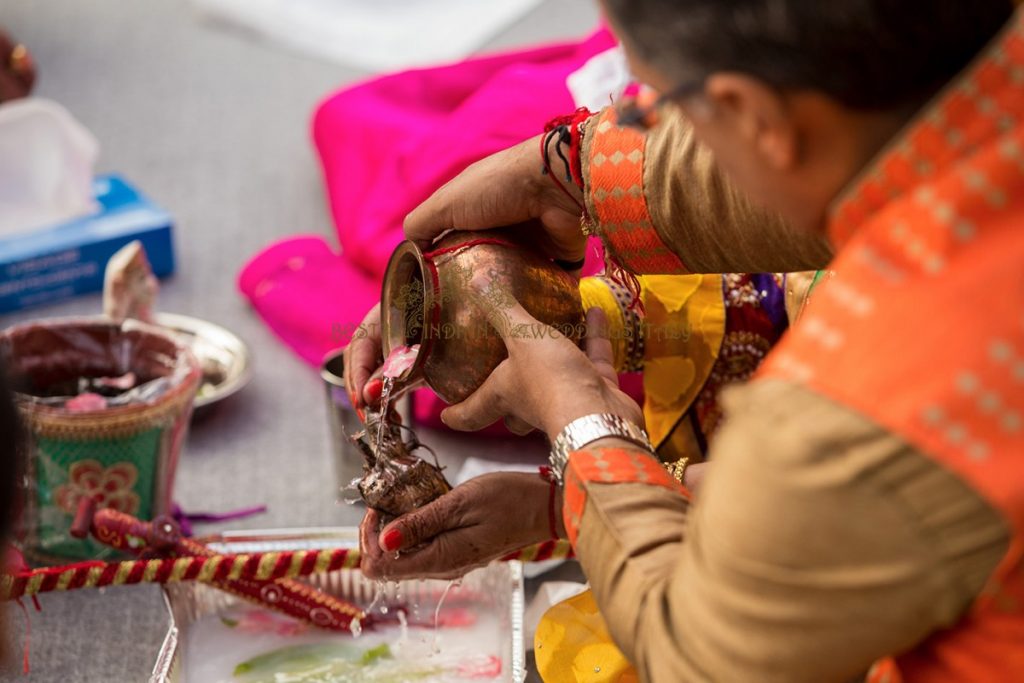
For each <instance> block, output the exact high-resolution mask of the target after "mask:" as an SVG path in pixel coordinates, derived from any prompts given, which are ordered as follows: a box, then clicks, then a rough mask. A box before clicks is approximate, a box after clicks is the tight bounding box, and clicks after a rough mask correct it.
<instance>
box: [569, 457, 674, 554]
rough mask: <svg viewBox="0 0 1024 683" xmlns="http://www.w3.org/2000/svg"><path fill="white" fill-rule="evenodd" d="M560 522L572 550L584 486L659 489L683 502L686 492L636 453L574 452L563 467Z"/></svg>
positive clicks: (655, 461)
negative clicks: (562, 501) (627, 486)
mask: <svg viewBox="0 0 1024 683" xmlns="http://www.w3.org/2000/svg"><path fill="white" fill-rule="evenodd" d="M564 481H565V484H564V485H565V490H564V496H563V500H564V503H563V507H562V518H563V521H564V522H565V530H566V533H567V534H568V536H569V542H570V543H572V545H573V547H576V538H577V536H578V535H579V526H580V520H581V519H582V518H583V509H584V507H585V506H586V503H587V492H586V486H585V485H586V484H588V483H595V484H621V483H635V484H647V485H648V486H661V487H662V488H666V489H669V490H672V491H676V492H678V493H679V494H680V495H682V496H685V497H686V498H689V497H690V492H689V491H687V490H686V487H684V486H683V485H682V484H680V483H679V482H678V481H676V480H675V479H674V478H673V477H672V475H671V474H669V473H668V470H666V469H665V466H664V465H662V464H661V463H660V462H659V461H658V459H657V458H656V457H655V456H653V455H651V454H650V453H647V452H645V451H642V450H640V449H636V450H633V449H628V448H595V449H592V450H582V451H575V452H573V453H571V454H570V455H569V462H568V464H567V465H566V467H565V475H564Z"/></svg>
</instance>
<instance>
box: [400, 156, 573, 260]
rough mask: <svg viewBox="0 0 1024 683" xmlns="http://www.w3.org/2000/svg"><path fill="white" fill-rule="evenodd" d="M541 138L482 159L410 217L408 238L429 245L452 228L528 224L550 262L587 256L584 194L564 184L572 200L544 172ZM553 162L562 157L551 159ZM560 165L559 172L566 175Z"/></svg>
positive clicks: (526, 227)
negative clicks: (581, 220) (582, 216)
mask: <svg viewBox="0 0 1024 683" xmlns="http://www.w3.org/2000/svg"><path fill="white" fill-rule="evenodd" d="M540 144H541V136H538V137H535V138H532V139H530V140H527V141H526V142H523V143H521V144H519V145H516V146H515V147H511V148H509V149H506V150H504V151H501V152H498V153H496V154H493V155H491V156H489V157H487V158H486V159H483V160H481V161H478V162H477V163H475V164H473V165H472V166H470V167H469V168H467V169H466V170H465V171H463V172H462V173H460V174H459V175H458V176H456V177H455V178H454V179H452V180H451V181H450V182H448V183H447V184H445V185H444V186H443V187H441V189H439V190H438V191H437V192H435V193H434V194H433V195H432V196H431V197H430V198H429V199H427V201H425V202H423V203H422V204H421V205H420V206H419V207H417V208H416V209H415V210H414V211H413V212H412V213H410V214H409V215H408V216H407V217H406V219H405V236H406V237H407V238H409V239H411V240H416V241H417V242H419V243H420V244H421V245H422V246H424V247H426V246H428V245H429V244H430V243H431V242H433V241H434V239H436V238H437V237H438V236H439V235H441V234H442V233H444V232H446V231H448V230H487V229H490V228H500V227H506V226H512V225H518V224H523V227H522V228H521V229H522V230H528V231H530V234H529V240H528V241H530V242H532V244H533V245H534V247H535V248H536V249H537V250H538V251H540V252H541V253H543V254H544V255H546V256H548V257H549V258H553V259H559V260H563V261H569V262H578V261H581V260H582V259H583V257H584V256H585V255H586V244H587V240H586V237H585V236H584V235H583V232H582V230H581V229H580V214H581V211H580V206H581V205H582V202H583V195H582V193H581V192H580V191H579V188H577V187H576V186H575V185H574V184H573V183H572V182H566V181H564V180H563V181H562V185H563V186H565V188H566V190H568V191H569V192H570V193H572V194H573V196H574V197H575V201H574V200H573V199H570V198H569V197H567V196H566V195H565V193H563V192H562V191H561V190H559V189H558V187H557V186H556V185H555V184H554V182H552V180H551V178H550V177H548V176H546V175H544V173H543V172H542V170H543V164H542V161H541V155H540ZM552 158H553V159H557V157H555V156H552ZM561 165H562V164H561V161H558V162H556V167H555V168H554V171H555V173H563V172H564V171H563V170H562V169H561Z"/></svg>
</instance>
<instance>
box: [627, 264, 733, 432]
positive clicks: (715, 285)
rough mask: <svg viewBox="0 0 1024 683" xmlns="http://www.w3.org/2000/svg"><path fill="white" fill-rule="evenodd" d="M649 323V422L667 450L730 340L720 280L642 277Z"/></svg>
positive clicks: (646, 336)
mask: <svg viewBox="0 0 1024 683" xmlns="http://www.w3.org/2000/svg"><path fill="white" fill-rule="evenodd" d="M640 284H641V287H642V290H643V291H642V296H643V301H644V307H645V308H646V311H647V316H646V319H645V321H644V325H645V331H644V332H645V333H644V374H643V378H644V396H645V400H644V418H645V419H646V421H647V432H648V434H649V435H650V438H651V442H652V443H654V444H655V445H656V446H659V447H660V446H661V445H662V443H663V442H664V441H666V440H667V439H668V438H669V437H670V436H671V435H672V433H673V430H674V428H675V426H676V425H677V424H678V423H679V420H680V418H681V417H682V416H683V415H684V414H685V413H686V411H687V410H689V408H690V405H691V404H692V403H693V401H694V400H695V399H696V398H697V395H698V394H699V393H700V390H701V389H702V388H703V386H704V383H705V382H706V381H707V378H708V375H709V374H710V373H711V368H712V366H714V364H715V361H716V360H717V359H718V352H719V350H720V349H721V348H722V339H723V338H724V336H725V301H724V299H723V297H722V277H721V276H720V275H646V276H643V277H641V278H640Z"/></svg>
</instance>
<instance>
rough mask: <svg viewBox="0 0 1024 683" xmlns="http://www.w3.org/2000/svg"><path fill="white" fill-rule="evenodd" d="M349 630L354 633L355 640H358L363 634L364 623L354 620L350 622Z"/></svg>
mask: <svg viewBox="0 0 1024 683" xmlns="http://www.w3.org/2000/svg"><path fill="white" fill-rule="evenodd" d="M348 630H349V631H351V632H352V637H353V638H358V637H359V636H361V635H362V634H363V622H361V621H359V620H358V619H353V620H352V621H350V622H349V625H348Z"/></svg>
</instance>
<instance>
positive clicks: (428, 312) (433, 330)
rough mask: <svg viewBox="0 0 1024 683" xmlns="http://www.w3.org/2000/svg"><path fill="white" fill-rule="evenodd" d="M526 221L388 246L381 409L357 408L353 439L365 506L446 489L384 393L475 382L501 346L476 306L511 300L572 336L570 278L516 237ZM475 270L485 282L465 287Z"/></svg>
mask: <svg viewBox="0 0 1024 683" xmlns="http://www.w3.org/2000/svg"><path fill="white" fill-rule="evenodd" d="M528 230H529V226H522V228H521V229H512V230H509V231H497V230H488V231H486V232H456V233H451V234H449V235H447V236H445V237H444V238H442V239H441V240H440V241H439V242H437V243H436V244H434V245H433V246H432V248H431V249H429V250H422V249H421V248H420V246H419V245H417V244H416V243H415V242H411V241H406V242H403V243H402V244H400V245H399V246H398V248H397V249H396V250H395V252H394V254H393V255H392V257H391V261H390V262H389V263H388V267H387V270H386V272H385V275H384V285H383V288H382V292H381V317H382V320H381V323H382V328H381V336H382V341H383V350H384V354H385V356H386V358H387V360H386V361H385V366H384V392H383V395H382V402H381V403H382V409H381V410H380V411H377V410H374V409H372V408H371V409H368V410H367V412H366V413H365V416H366V419H365V423H366V430H365V431H363V432H362V433H360V434H358V435H356V437H357V438H355V439H353V440H354V441H355V442H356V443H357V444H358V445H359V447H360V448H361V449H362V451H363V456H364V465H363V472H364V476H363V478H362V479H361V480H360V482H359V484H358V488H359V492H360V494H362V497H363V500H364V501H365V502H366V504H367V505H369V506H370V507H371V508H374V509H376V510H379V511H381V512H383V513H385V514H386V515H390V516H395V517H397V516H400V515H402V514H405V513H406V512H409V511H411V510H415V509H416V508H418V507H421V506H423V505H426V504H427V503H429V502H430V501H432V500H434V499H435V498H438V497H439V496H441V495H443V494H445V493H447V492H448V491H449V490H451V486H450V485H449V484H448V482H447V481H446V480H445V478H444V475H443V474H442V472H441V468H440V467H438V466H437V465H436V464H431V463H429V462H427V461H425V460H423V459H421V458H419V457H417V456H416V455H415V454H414V453H415V451H417V450H418V449H421V448H424V447H423V446H422V445H421V444H420V443H419V441H418V440H417V439H416V437H415V435H414V434H413V433H412V431H411V430H408V429H407V428H405V427H403V426H401V425H400V424H398V423H397V421H395V420H394V419H393V415H392V414H391V413H390V412H389V407H388V401H389V400H391V401H393V400H394V399H395V398H396V397H397V396H398V395H400V394H402V393H405V392H407V391H409V390H411V389H413V388H416V387H420V386H423V385H426V386H428V387H430V388H431V389H432V390H433V391H434V392H435V393H436V394H437V395H438V396H440V397H441V398H442V399H443V400H445V401H446V402H448V403H458V402H461V401H463V400H465V399H466V398H467V397H468V396H469V395H470V394H472V393H473V392H474V391H476V389H477V388H478V387H479V386H480V385H481V384H483V382H484V381H485V380H486V379H487V378H488V377H489V376H490V374H491V373H492V372H493V371H494V369H495V368H496V367H497V366H498V364H499V363H501V362H502V361H503V360H504V359H505V358H506V357H507V356H508V353H507V350H506V349H505V344H504V342H503V341H502V338H501V336H500V335H498V334H497V333H496V332H495V330H494V329H493V328H492V327H491V323H490V322H489V320H490V319H491V317H489V316H488V311H485V310H483V306H491V307H492V310H491V313H492V315H493V312H494V310H495V308H494V307H497V310H499V311H500V309H501V307H503V306H508V305H511V304H513V303H516V302H518V303H520V304H521V305H522V306H523V308H525V309H526V311H528V312H529V313H530V314H531V315H532V316H533V317H535V318H537V320H539V321H540V322H541V323H544V324H546V325H550V326H552V327H554V328H555V329H557V330H558V331H559V332H560V333H561V334H562V335H564V336H566V337H568V338H569V339H572V340H574V341H578V340H579V338H580V337H581V336H582V329H583V307H582V303H581V301H580V294H579V283H578V281H577V279H576V278H575V277H573V276H572V275H571V274H569V273H568V272H566V271H565V270H563V269H562V268H560V267H559V266H558V265H556V264H555V263H554V262H553V261H551V260H549V259H546V258H544V257H543V256H541V255H539V254H537V253H536V252H534V251H532V250H530V249H528V248H525V247H524V246H523V245H521V244H520V243H518V242H517V240H516V238H515V233H521V232H527V231H528ZM477 275H483V276H485V279H486V281H487V282H488V287H487V291H486V292H482V293H481V292H479V291H477V290H475V289H473V288H472V286H471V282H472V281H473V279H474V277H476V276H477ZM428 450H429V449H428Z"/></svg>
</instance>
